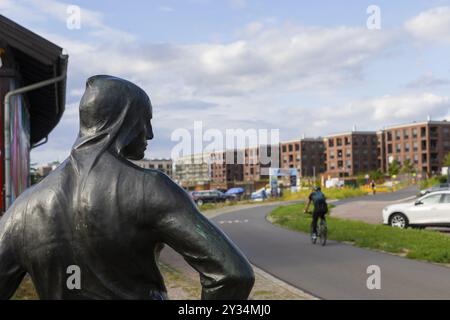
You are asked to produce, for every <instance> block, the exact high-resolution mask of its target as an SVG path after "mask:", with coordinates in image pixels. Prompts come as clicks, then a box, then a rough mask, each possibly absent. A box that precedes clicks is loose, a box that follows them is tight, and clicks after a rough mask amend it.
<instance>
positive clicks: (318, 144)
mask: <svg viewBox="0 0 450 320" xmlns="http://www.w3.org/2000/svg"><path fill="white" fill-rule="evenodd" d="M280 155H281V157H280V159H281V163H280V167H281V168H283V169H290V168H295V169H297V171H298V176H299V177H313V176H314V175H316V176H319V175H320V174H321V173H324V172H325V143H324V141H323V139H322V138H302V139H297V140H292V141H286V142H281V143H280Z"/></svg>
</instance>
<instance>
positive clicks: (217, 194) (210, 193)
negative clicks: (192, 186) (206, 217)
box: [191, 190, 236, 206]
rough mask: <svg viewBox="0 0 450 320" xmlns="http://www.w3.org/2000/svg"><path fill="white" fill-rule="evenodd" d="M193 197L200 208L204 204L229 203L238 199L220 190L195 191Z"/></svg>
mask: <svg viewBox="0 0 450 320" xmlns="http://www.w3.org/2000/svg"><path fill="white" fill-rule="evenodd" d="M191 196H192V199H193V200H194V202H195V203H196V204H197V205H199V206H201V205H203V204H204V203H218V202H228V201H233V200H235V199H236V196H235V195H227V194H225V193H223V192H221V191H219V190H205V191H194V192H192V193H191Z"/></svg>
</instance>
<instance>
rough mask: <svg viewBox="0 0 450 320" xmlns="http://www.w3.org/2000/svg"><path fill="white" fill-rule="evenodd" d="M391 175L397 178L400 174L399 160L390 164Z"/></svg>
mask: <svg viewBox="0 0 450 320" xmlns="http://www.w3.org/2000/svg"><path fill="white" fill-rule="evenodd" d="M388 172H389V175H390V176H391V177H392V176H396V175H398V174H399V173H400V162H398V161H397V160H394V161H392V162H391V163H390V164H389V170H388Z"/></svg>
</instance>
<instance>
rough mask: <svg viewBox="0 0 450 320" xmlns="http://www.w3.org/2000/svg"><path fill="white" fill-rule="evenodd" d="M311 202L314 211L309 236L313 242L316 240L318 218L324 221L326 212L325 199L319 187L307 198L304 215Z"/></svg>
mask: <svg viewBox="0 0 450 320" xmlns="http://www.w3.org/2000/svg"><path fill="white" fill-rule="evenodd" d="M311 202H312V203H313V204H314V211H313V214H312V222H311V236H312V237H313V239H314V240H315V239H316V238H317V221H318V220H319V218H321V219H324V220H325V215H326V214H327V212H328V205H327V199H326V197H325V195H324V194H323V193H322V191H321V189H320V187H315V188H314V191H313V192H311V194H310V195H309V197H308V203H307V205H306V207H305V213H308V209H309V206H310V205H311Z"/></svg>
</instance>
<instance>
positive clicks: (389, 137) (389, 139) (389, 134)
mask: <svg viewBox="0 0 450 320" xmlns="http://www.w3.org/2000/svg"><path fill="white" fill-rule="evenodd" d="M386 140H387V141H392V132H388V133H387V139H386Z"/></svg>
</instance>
